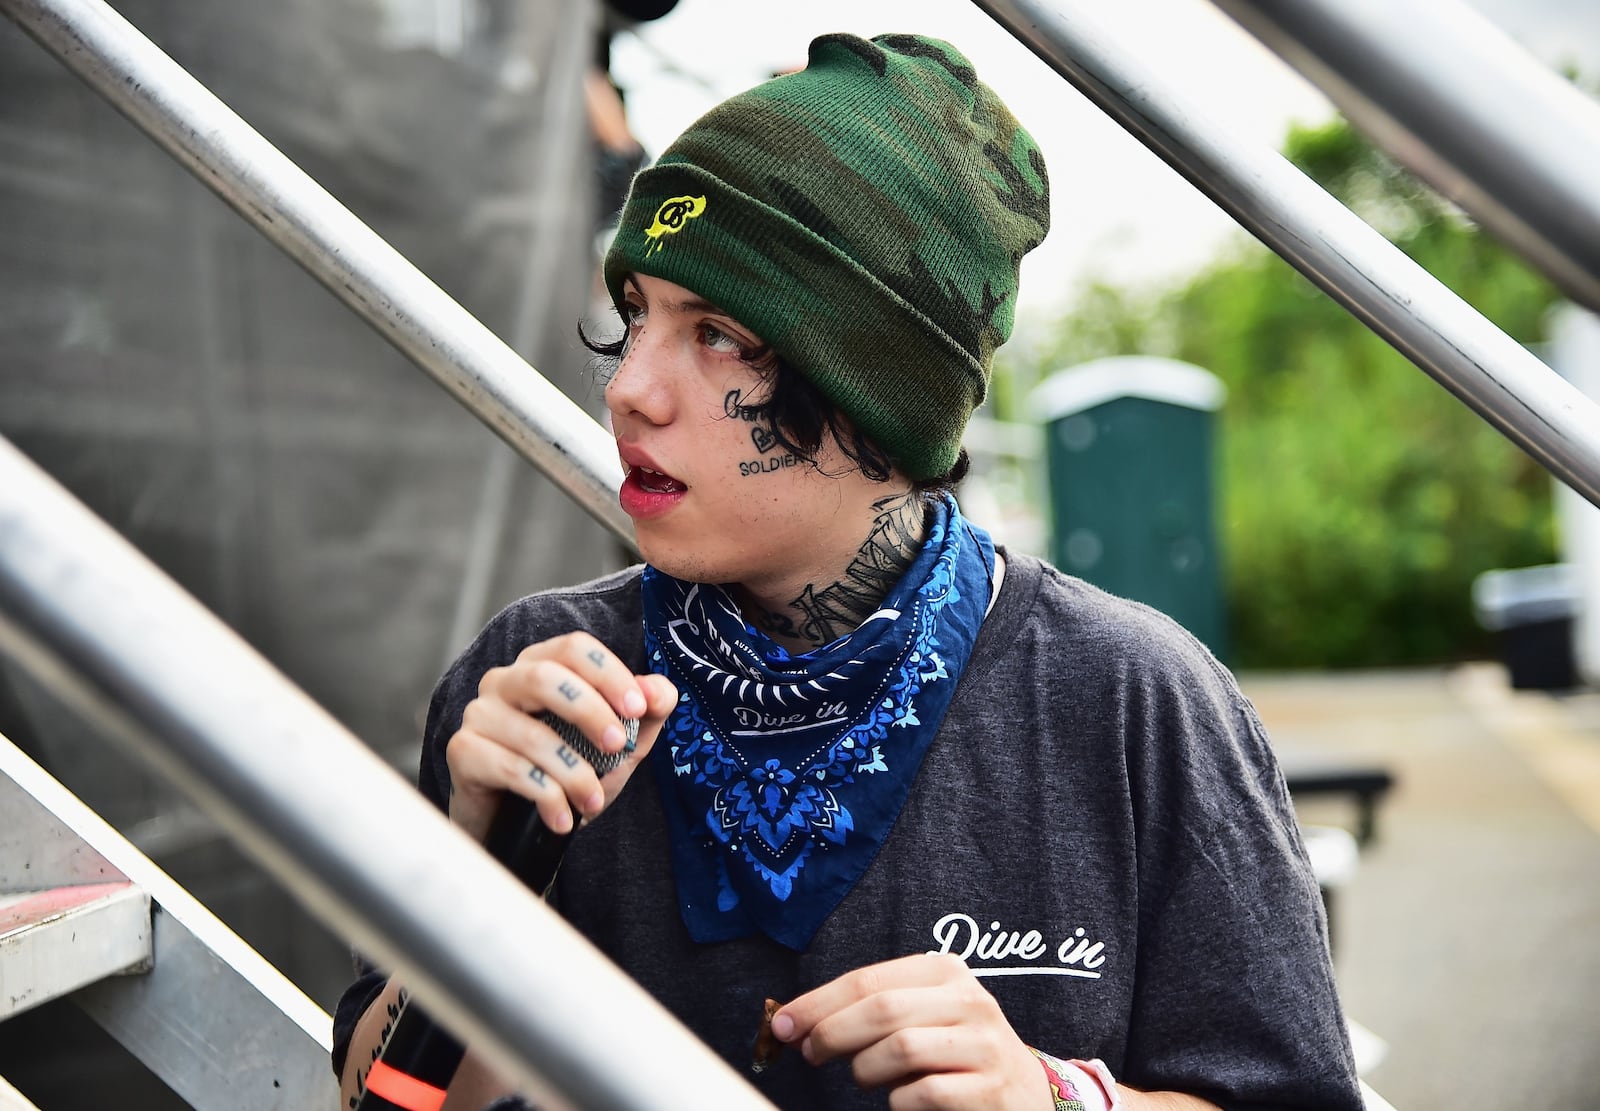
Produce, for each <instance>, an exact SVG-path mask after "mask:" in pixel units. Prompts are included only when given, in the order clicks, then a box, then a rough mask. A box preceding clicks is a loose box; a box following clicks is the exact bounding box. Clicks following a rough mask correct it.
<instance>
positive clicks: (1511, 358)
mask: <svg viewBox="0 0 1600 1111" xmlns="http://www.w3.org/2000/svg"><path fill="white" fill-rule="evenodd" d="M974 2H975V3H976V4H977V5H978V7H980V8H982V9H983V10H984V11H986V12H988V13H989V14H990V15H991V16H993V17H994V19H995V20H996V21H997V22H999V23H1000V24H1001V25H1002V26H1004V27H1005V28H1006V29H1007V30H1009V31H1010V32H1011V33H1012V34H1013V35H1014V36H1016V38H1017V39H1018V41H1020V42H1021V43H1022V44H1023V45H1025V46H1026V47H1028V49H1030V50H1032V51H1033V52H1034V53H1035V54H1037V55H1038V56H1039V57H1040V58H1041V59H1043V60H1044V61H1045V62H1046V63H1047V64H1048V65H1050V66H1051V68H1053V69H1055V70H1056V72H1058V73H1060V74H1061V76H1063V77H1064V78H1066V79H1067V80H1068V81H1069V82H1071V83H1072V85H1073V86H1074V87H1075V88H1077V89H1078V90H1079V91H1080V92H1082V93H1083V94H1084V95H1085V96H1086V97H1088V98H1089V100H1091V101H1092V102H1093V103H1094V104H1095V105H1096V106H1097V107H1099V108H1100V110H1101V111H1103V112H1105V114H1106V115H1108V116H1110V117H1111V118H1112V119H1114V120H1116V121H1117V122H1118V123H1119V124H1121V125H1122V126H1123V127H1124V128H1125V129H1127V130H1128V131H1129V132H1130V133H1131V134H1133V136H1134V137H1135V138H1137V139H1138V140H1139V141H1140V142H1142V143H1144V144H1145V146H1147V147H1149V148H1150V149H1151V150H1152V151H1154V152H1155V153H1156V154H1157V155H1159V156H1160V157H1161V158H1162V159H1163V160H1164V161H1166V162H1167V164H1168V165H1170V166H1172V168H1173V169H1175V170H1177V171H1178V172H1179V173H1180V174H1182V175H1183V176H1184V177H1185V178H1187V179H1188V180H1189V182H1190V183H1191V184H1192V185H1194V187H1195V188H1196V189H1198V190H1200V192H1202V193H1204V194H1205V195H1206V196H1207V197H1209V198H1211V200H1213V201H1215V202H1216V203H1217V204H1218V205H1219V206H1221V207H1222V208H1223V209H1224V210H1225V211H1226V212H1227V213H1228V214H1229V215H1230V216H1232V217H1233V218H1234V219H1235V220H1237V221H1238V222H1239V223H1240V224H1241V225H1242V226H1243V227H1244V228H1246V229H1247V230H1248V231H1250V232H1251V233H1252V234H1254V235H1255V236H1256V237H1257V238H1258V239H1260V240H1261V241H1262V242H1263V243H1265V244H1266V245H1267V246H1268V247H1270V248H1272V249H1273V250H1274V251H1276V252H1277V253H1278V254H1279V255H1281V256H1282V257H1283V258H1284V259H1285V260H1286V261H1288V262H1289V263H1290V264H1291V265H1292V266H1294V267H1295V268H1296V269H1297V270H1299V271H1300V272H1301V273H1302V274H1304V275H1305V276H1306V277H1308V278H1310V279H1311V280H1312V281H1313V282H1315V283H1316V284H1317V285H1318V286H1320V287H1322V289H1323V290H1324V291H1325V292H1326V293H1327V294H1328V295H1329V296H1331V297H1332V298H1333V299H1334V300H1335V301H1337V302H1339V304H1341V305H1343V306H1344V307H1345V308H1346V309H1348V310H1349V311H1350V312H1351V313H1352V314H1353V315H1354V316H1356V317H1357V318H1358V319H1360V320H1361V321H1362V322H1363V323H1365V324H1366V325H1367V326H1368V327H1369V328H1371V329H1372V330H1373V331H1374V332H1376V333H1377V334H1378V335H1380V336H1382V337H1383V338H1384V339H1385V340H1387V341H1388V342H1389V343H1390V344H1392V345H1393V346H1394V347H1395V349H1396V350H1398V351H1399V352H1400V353H1401V354H1402V355H1404V356H1406V357H1407V358H1408V359H1410V360H1411V361H1412V362H1414V363H1415V364H1416V365H1417V366H1419V367H1421V368H1422V369H1423V370H1424V371H1426V372H1427V373H1428V374H1429V375H1431V376H1432V377H1433V378H1434V379H1436V380H1437V381H1438V382H1439V384H1440V385H1442V386H1444V387H1445V389H1447V390H1449V391H1450V392H1451V393H1453V394H1455V395H1456V396H1457V397H1458V398H1460V399H1461V400H1462V401H1463V402H1465V403H1466V404H1467V405H1468V406H1469V407H1471V408H1472V409H1473V410H1474V411H1476V412H1477V413H1478V415H1479V416H1481V417H1483V419H1484V420H1486V421H1488V422H1489V423H1490V424H1492V425H1493V426H1494V427H1496V428H1498V429H1499V430H1500V431H1501V432H1502V433H1504V434H1505V436H1506V437H1507V438H1508V439H1510V440H1511V441H1512V442H1513V443H1515V444H1516V445H1517V446H1518V447H1520V448H1522V449H1523V450H1524V451H1526V452H1527V453H1528V454H1529V455H1531V456H1532V457H1533V458H1534V459H1535V460H1537V461H1538V462H1539V463H1540V464H1542V465H1543V466H1544V467H1546V468H1547V469H1548V470H1550V471H1551V473H1553V474H1554V475H1555V476H1556V477H1557V478H1559V479H1561V480H1562V481H1563V482H1565V483H1566V484H1567V485H1569V486H1571V487H1572V488H1573V489H1574V490H1576V491H1577V492H1578V493H1580V494H1582V495H1583V496H1584V497H1585V498H1587V499H1588V500H1589V501H1591V502H1593V503H1594V504H1596V505H1600V404H1596V403H1595V402H1594V401H1592V400H1590V399H1589V398H1587V397H1585V396H1584V395H1583V394H1582V393H1580V392H1579V391H1578V390H1577V389H1576V388H1575V387H1573V386H1572V384H1571V383H1569V382H1566V381H1564V380H1563V379H1562V378H1561V377H1560V376H1559V375H1557V374H1556V373H1555V372H1554V371H1553V370H1551V369H1550V368H1549V367H1547V366H1545V365H1544V364H1543V363H1541V362H1540V361H1539V360H1538V359H1537V358H1535V357H1534V356H1533V355H1532V354H1530V353H1529V352H1528V351H1527V350H1526V349H1525V348H1524V347H1523V346H1522V345H1521V344H1519V343H1517V342H1516V341H1515V340H1513V339H1511V338H1510V337H1509V336H1507V335H1506V334H1505V333H1504V332H1502V331H1501V330H1500V329H1498V328H1496V327H1495V326H1494V325H1493V324H1491V323H1489V321H1487V320H1485V319H1484V318H1483V316H1481V315H1480V314H1479V313H1478V312H1477V310H1475V309H1473V308H1472V306H1470V305H1468V304H1467V303H1466V302H1465V301H1463V300H1461V298H1459V297H1457V296H1456V295H1455V294H1454V293H1452V292H1451V291H1450V290H1449V289H1447V288H1446V287H1445V286H1444V284H1443V283H1441V282H1440V281H1439V280H1438V279H1436V278H1434V277H1433V275H1431V274H1429V273H1428V272H1427V271H1426V270H1424V269H1423V268H1422V267H1420V266H1418V265H1417V264H1416V263H1415V262H1412V261H1411V259H1409V258H1407V257H1406V255H1405V253H1404V252H1402V251H1401V250H1400V249H1399V248H1398V247H1396V246H1394V244H1392V243H1390V242H1389V241H1388V240H1386V239H1384V238H1383V236H1381V235H1379V234H1378V233H1377V232H1376V231H1374V230H1372V228H1370V227H1368V226H1367V225H1366V224H1365V223H1363V222H1362V221H1361V220H1360V219H1359V218H1358V217H1356V216H1355V215H1354V214H1353V213H1352V212H1350V210H1349V209H1347V208H1345V207H1344V205H1342V204H1340V203H1339V202H1338V201H1336V200H1334V199H1333V198H1332V197H1331V196H1329V195H1328V194H1327V193H1326V192H1324V191H1323V190H1322V189H1321V188H1320V187H1319V186H1317V184H1316V183H1315V182H1313V181H1311V179H1310V178H1308V177H1306V176H1305V175H1304V174H1303V173H1301V172H1300V171H1299V170H1298V169H1296V168H1295V167H1294V166H1293V165H1292V164H1291V163H1290V162H1289V161H1288V160H1287V159H1285V158H1284V157H1283V156H1281V155H1279V154H1277V153H1275V152H1273V151H1271V150H1268V149H1267V148H1265V147H1255V146H1252V145H1251V144H1248V143H1245V142H1241V141H1238V140H1235V139H1233V138H1232V137H1231V136H1230V135H1229V133H1228V130H1227V129H1226V128H1224V127H1222V126H1221V125H1219V124H1216V123H1214V122H1212V121H1210V120H1208V119H1207V118H1206V117H1205V115H1204V114H1203V113H1202V112H1200V111H1197V110H1196V108H1195V107H1194V105H1193V104H1191V103H1188V102H1186V101H1185V99H1184V98H1183V97H1182V96H1180V95H1179V94H1178V93H1177V92H1176V91H1175V90H1173V89H1171V88H1170V87H1169V86H1168V85H1167V83H1166V82H1165V81H1163V80H1162V78H1161V75H1160V74H1159V73H1158V72H1156V71H1155V70H1153V69H1152V67H1150V66H1149V65H1147V64H1145V63H1144V62H1142V61H1141V59H1140V58H1139V57H1138V56H1137V55H1136V54H1135V53H1134V52H1132V51H1131V50H1128V49H1127V48H1125V47H1123V46H1122V45H1121V44H1120V43H1118V42H1117V39H1116V36H1115V35H1113V34H1111V33H1109V32H1108V31H1107V30H1106V29H1105V28H1104V27H1103V26H1101V25H1100V24H1098V23H1097V22H1096V20H1095V18H1094V16H1093V11H1092V5H1090V4H1079V5H1077V6H1076V7H1075V8H1074V10H1073V11H1072V13H1071V14H1070V15H1068V14H1066V13H1064V12H1062V11H1060V10H1059V8H1058V6H1057V5H1055V4H1052V3H1048V2H1044V0H974Z"/></svg>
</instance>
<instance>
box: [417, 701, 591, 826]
mask: <svg viewBox="0 0 1600 1111" xmlns="http://www.w3.org/2000/svg"><path fill="white" fill-rule="evenodd" d="M445 762H446V764H447V765H448V766H449V768H450V785H451V791H450V817H451V819H452V820H453V821H455V822H456V823H457V824H458V825H460V826H462V827H463V828H465V829H466V830H467V832H469V833H471V834H472V835H473V836H474V837H476V838H478V839H479V840H480V841H481V840H483V838H484V837H485V836H486V835H487V833H488V831H489V823H490V822H491V821H492V819H493V817H494V814H495V811H496V810H497V809H498V808H499V805H500V800H501V798H502V797H503V795H504V792H506V791H514V792H516V793H517V794H519V795H522V796H523V797H524V798H527V799H529V800H530V801H532V802H533V804H534V805H535V807H537V808H538V811H539V817H540V819H541V820H542V821H543V822H544V823H545V825H547V826H548V827H549V828H550V829H552V830H554V831H556V832H557V833H565V832H566V831H568V830H570V829H571V828H572V804H571V803H570V802H568V801H567V793H566V791H565V790H564V789H563V788H562V787H561V785H560V784H559V783H557V782H556V781H555V780H554V779H552V778H551V777H550V775H549V773H547V772H545V771H544V770H543V769H542V768H539V767H536V766H535V765H534V764H533V763H532V762H530V761H529V760H528V759H526V758H525V757H523V756H522V755H521V754H520V753H518V752H517V751H516V750H515V749H511V748H507V747H506V746H505V745H503V744H501V743H500V742H499V741H497V740H495V739H493V738H491V737H487V736H484V735H483V734H481V733H478V732H476V731H474V730H471V729H461V730H458V731H457V732H456V734H455V736H453V737H451V738H450V742H449V744H447V745H446V746H445Z"/></svg>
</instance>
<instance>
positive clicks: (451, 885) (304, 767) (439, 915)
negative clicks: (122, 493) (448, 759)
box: [0, 439, 771, 1111]
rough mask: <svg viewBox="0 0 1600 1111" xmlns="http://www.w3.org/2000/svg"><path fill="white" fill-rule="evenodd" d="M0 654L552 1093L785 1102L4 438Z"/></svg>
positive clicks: (647, 1101)
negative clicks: (765, 1094) (768, 1095)
mask: <svg viewBox="0 0 1600 1111" xmlns="http://www.w3.org/2000/svg"><path fill="white" fill-rule="evenodd" d="M0 652H5V653H7V654H9V655H11V656H13V657H15V658H16V659H17V660H18V661H19V662H20V663H21V664H22V666H23V667H24V668H25V669H26V670H27V671H28V672H29V673H31V674H32V675H33V676H34V677H35V678H36V679H37V680H39V681H40V683H41V684H43V685H44V686H46V687H47V688H49V689H50V690H52V691H53V692H54V693H55V694H56V695H57V696H59V697H60V698H61V699H62V700H63V701H65V702H66V703H67V704H68V705H70V706H72V707H73V708H74V709H76V710H78V711H80V712H82V713H83V714H84V716H85V717H86V718H88V719H89V720H91V721H94V722H95V723H96V724H97V725H99V726H100V727H102V728H103V729H104V731H105V732H106V734H107V735H108V736H111V737H114V738H116V739H118V740H120V741H123V742H124V743H125V744H127V745H128V746H129V747H130V748H132V749H133V750H134V751H135V752H136V753H137V754H138V755H140V756H141V757H143V758H144V760H146V761H147V762H148V763H150V764H151V765H152V766H154V767H155V768H157V770H159V771H161V772H162V773H163V774H164V775H165V776H166V777H167V778H168V779H169V780H171V781H172V782H173V783H175V784H176V785H177V786H178V787H179V788H180V789H182V790H183V791H184V792H185V793H186V794H187V795H188V796H189V797H190V798H192V799H194V800H195V801H196V802H197V803H199V804H200V805H201V806H203V807H204V809H205V810H206V812H207V813H208V814H210V815H211V816H212V817H214V818H215V819H216V820H217V821H218V823H219V824H220V825H221V826H222V827H223V828H224V829H225V830H226V831H227V832H228V834H229V835H230V836H231V837H232V838H233V839H234V840H235V841H237V842H238V843H239V844H240V845H241V846H242V847H243V848H244V849H245V850H246V851H247V852H249V853H250V854H251V855H252V856H253V857H255V858H256V859H257V860H259V861H260V862H261V863H262V865H263V866H264V867H265V868H266V869H267V871H269V872H270V873H272V875H274V876H275V877H276V878H277V880H278V881H279V882H280V883H282V884H283V885H284V887H285V888H287V889H288V890H289V891H290V892H292V893H293V894H294V895H295V896H296V897H297V898H298V899H299V900H300V901H301V902H302V903H303V904H304V905H305V906H306V907H307V908H309V909H310V910H311V911H312V912H313V913H314V914H316V915H317V917H318V918H320V919H322V920H323V921H324V922H326V923H328V925H329V926H330V927H332V928H333V929H334V930H335V931H336V932H338V933H339V934H340V935H341V936H343V937H345V938H347V939H349V940H350V941H351V942H352V943H353V944H354V945H356V946H357V947H359V948H360V949H361V950H363V951H364V952H366V953H368V954H370V955H371V956H372V957H373V958H374V959H376V960H378V961H379V962H381V963H383V964H384V965H385V966H387V967H389V968H393V969H395V970H397V971H399V972H400V973H401V974H402V975H403V976H404V978H405V980H406V983H407V984H408V986H409V987H411V988H412V990H414V991H415V992H416V994H417V996H418V998H419V999H421V1000H422V1002H423V1004H424V1005H425V1006H426V1007H427V1008H428V1010H429V1012H430V1013H431V1014H433V1015H434V1016H435V1017H437V1018H438V1019H440V1020H441V1021H442V1022H444V1023H445V1024H446V1025H448V1026H449V1027H450V1028H451V1030H452V1031H454V1032H456V1033H458V1034H459V1035H461V1036H462V1037H463V1038H464V1039H466V1040H468V1041H470V1042H471V1043H472V1044H473V1045H474V1046H476V1047H479V1048H480V1049H482V1050H483V1051H484V1052H485V1054H486V1055H487V1056H488V1057H489V1059H490V1060H491V1061H492V1062H493V1063H494V1064H495V1065H496V1066H498V1067H499V1068H500V1069H501V1070H503V1072H504V1073H505V1075H507V1076H510V1077H513V1078H515V1079H516V1080H518V1081H520V1082H521V1084H522V1085H523V1086H524V1088H525V1090H526V1091H527V1092H528V1093H529V1094H531V1095H533V1096H535V1097H536V1098H538V1099H539V1100H540V1101H541V1103H542V1105H544V1106H549V1107H552V1108H562V1107H584V1108H603V1109H608V1111H609V1109H613V1108H621V1109H637V1111H656V1109H658V1108H681V1109H683V1111H701V1109H703V1108H706V1107H716V1108H751V1109H755V1108H769V1107H770V1106H771V1105H770V1104H768V1103H767V1102H766V1101H765V1100H764V1099H762V1098H761V1096H760V1095H758V1094H757V1093H756V1091H755V1090H754V1089H753V1088H751V1087H750V1086H749V1085H748V1084H747V1083H746V1082H745V1081H744V1079H743V1078H742V1077H740V1076H739V1075H738V1074H737V1073H735V1072H734V1070H733V1069H732V1068H731V1067H729V1066H728V1065H727V1064H726V1063H724V1062H723V1061H722V1060H721V1058H719V1057H717V1056H716V1055H715V1054H714V1053H713V1052H712V1051H711V1050H710V1049H709V1048H708V1047H707V1046H706V1045H705V1044H704V1043H702V1042H701V1041H700V1040H699V1039H697V1038H696V1037H695V1036H694V1035H693V1034H691V1033H690V1032H689V1031H688V1030H687V1029H685V1028H684V1027H683V1026H682V1025H681V1024H680V1023H679V1022H678V1020H677V1019H676V1018H674V1017H673V1016H672V1015H671V1014H670V1013H669V1012H668V1011H667V1010H666V1009H665V1008H664V1007H663V1006H662V1005H661V1004H660V1003H658V1002H656V1000H655V999H654V998H652V997H651V996H650V995H649V994H648V993H647V992H645V990H644V989H643V988H641V987H639V986H638V985H637V984H635V983H634V982H633V981H632V980H630V979H629V978H628V977H627V976H625V975H624V974H623V973H622V972H621V971H619V970H618V969H617V968H616V967H615V966H614V965H612V964H611V963H610V962H609V961H608V960H606V958H605V957H604V956H603V955H602V954H601V953H600V952H599V951H598V950H596V949H595V948H594V947H593V946H592V945H591V944H590V943H589V942H588V941H587V940H586V939H585V938H584V937H583V936H582V935H581V934H579V933H578V932H577V931H576V930H574V929H573V928H572V927H571V926H569V925H567V923H566V922H565V921H563V920H562V919H561V918H560V917H559V916H558V915H557V914H556V913H555V912H554V911H552V910H551V909H550V908H549V907H547V906H545V904H544V903H543V902H541V901H540V900H539V899H538V897H537V896H535V895H534V893H533V892H532V891H530V890H528V888H527V887H525V886H524V885H523V884H521V883H520V882H519V881H518V880H517V879H516V878H514V877H513V876H512V875H511V873H510V872H507V871H506V870H505V869H503V868H502V867H501V866H500V865H498V864H496V863H495V862H494V861H493V860H492V859H490V857H489V856H488V855H487V854H486V853H484V852H483V850H482V847H481V846H479V845H478V844H477V843H476V842H475V841H473V840H472V839H471V838H470V837H468V836H467V834H465V833H464V832H462V831H461V830H460V829H459V828H457V827H456V826H454V825H452V824H451V822H450V821H449V820H448V819H447V818H446V817H445V816H444V815H443V814H441V813H439V811H438V810H436V809H434V807H433V806H431V805H430V804H429V803H428V802H427V801H426V800H425V799H424V798H423V797H422V795H420V794H419V793H418V792H417V790H416V788H414V787H413V786H412V785H411V784H409V783H408V782H406V781H405V780H404V779H402V778H401V777H400V776H399V775H398V774H396V773H395V772H394V770H393V769H391V768H390V767H388V765H386V764H385V763H384V762H383V761H382V760H381V759H379V758H378V756H377V755H376V754H375V753H373V752H372V751H371V750H370V749H369V748H367V746H365V745H363V744H362V743H361V742H360V741H358V740H357V739H356V738H355V737H353V736H352V735H351V734H350V733H349V732H347V731H346V730H345V729H344V728H343V727H342V726H340V725H339V724H338V723H337V722H336V721H335V720H334V719H333V718H332V717H331V716H330V715H329V714H328V713H327V712H326V711H325V710H323V709H322V708H321V707H319V706H317V705H316V703H314V702H313V701H311V699H310V698H308V697H307V696H306V695H305V694H303V693H301V691H300V690H298V689H297V688H296V687H295V686H294V685H293V684H292V683H290V682H289V680H287V679H285V678H284V677H283V676H282V675H281V674H279V673H278V672H277V671H276V670H275V669H273V667H272V666H271V665H270V664H268V663H267V662H266V661H265V660H264V659H262V658H261V657H260V656H258V655H257V654H256V653H255V651H254V650H253V649H251V648H250V647H249V646H248V645H247V644H245V642H244V641H243V640H242V639H240V638H239V636H238V635H237V634H235V633H234V632H233V631H232V630H230V629H229V628H228V627H227V626H226V625H224V624H223V623H222V622H221V621H220V620H218V619H217V618H216V617H215V616H213V615H212V614H211V613H210V612H209V611H207V610H206V609H205V607H203V606H202V605H201V604H200V603H199V602H197V601H195V600H194V599H193V598H192V597H190V596H189V595H188V594H186V593H184V592H183V590H182V589H181V588H180V587H179V586H178V585H177V584H176V583H174V582H172V581H171V580H170V579H168V578H167V577H166V576H165V575H164V574H162V573H161V571H160V570H158V569H157V568H156V567H155V565H154V564H152V563H150V562H149V561H148V560H147V559H145V558H144V557H143V556H142V555H140V554H139V553H138V552H137V551H135V550H134V548H133V546H132V545H130V544H129V543H128V542H127V541H126V540H124V539H123V538H122V537H121V536H119V535H117V533H116V532H115V531H113V530H112V529H111V528H110V527H109V526H108V525H106V524H105V523H104V522H102V521H100V520H99V519H98V518H96V517H95V516H94V515H93V514H92V513H90V512H89V510H87V509H86V508H84V507H83V506H82V505H81V504H79V503H78V502H77V501H76V500H74V499H73V498H72V496H71V495H70V494H68V493H67V492H66V491H65V490H63V489H62V488H61V487H60V486H59V485H57V484H56V483H55V481H54V480H52V479H51V478H50V477H49V476H47V475H46V474H45V473H44V472H43V471H41V470H40V469H39V468H38V467H36V466H35V465H34V464H33V463H31V462H30V461H28V460H27V459H26V458H25V457H24V456H23V455H22V454H21V452H19V451H17V450H16V449H15V448H14V447H12V446H11V445H10V444H9V443H7V442H6V441H5V440H3V439H0ZM507 923H515V924H516V925H515V929H508V928H507ZM759 1019H760V1016H759V1015H753V1016H752V1019H751V1029H752V1030H754V1028H755V1024H756V1022H757V1021H758V1020H759ZM619 1026H624V1027H626V1035H625V1036H619V1034H618V1027H619ZM641 1077H643V1078H647V1079H648V1083H645V1084H641V1083H640V1078H641ZM330 1083H331V1077H330Z"/></svg>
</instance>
